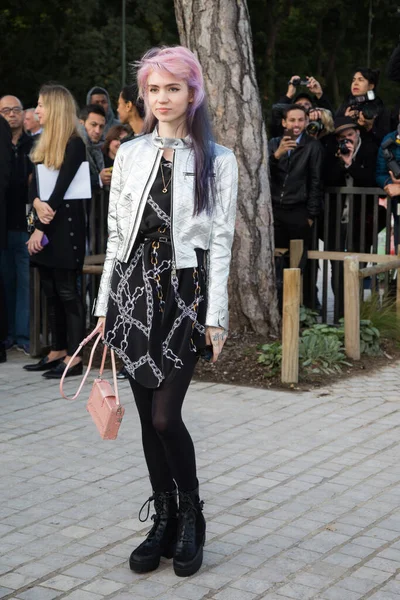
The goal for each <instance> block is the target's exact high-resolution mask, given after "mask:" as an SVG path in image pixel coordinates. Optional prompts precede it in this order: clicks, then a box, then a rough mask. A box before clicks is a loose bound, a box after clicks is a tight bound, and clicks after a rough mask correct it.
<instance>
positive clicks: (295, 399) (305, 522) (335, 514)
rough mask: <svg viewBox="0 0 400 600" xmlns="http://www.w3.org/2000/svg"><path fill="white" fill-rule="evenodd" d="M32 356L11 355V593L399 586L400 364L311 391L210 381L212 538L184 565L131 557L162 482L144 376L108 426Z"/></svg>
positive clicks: (196, 401) (200, 440) (399, 589)
mask: <svg viewBox="0 0 400 600" xmlns="http://www.w3.org/2000/svg"><path fill="white" fill-rule="evenodd" d="M25 362H27V361H26V358H23V357H21V355H20V354H19V353H17V352H16V351H13V352H11V353H10V354H9V362H8V363H6V364H3V365H0V404H1V424H0V445H1V452H0V461H1V462H0V473H1V479H0V481H1V484H0V485H1V496H0V497H1V503H0V534H1V544H0V554H1V556H0V598H2V599H10V600H11V599H14V600H16V599H18V600H53V599H64V598H68V600H106V599H107V600H108V599H111V598H112V599H113V600H146V599H149V598H157V599H160V600H185V599H186V600H200V599H202V598H204V599H205V598H207V599H213V600H285V599H286V600H287V599H292V600H293V599H294V600H308V599H316V600H317V599H318V600H336V599H340V600H357V599H359V598H371V600H399V598H400V508H399V504H400V460H399V457H400V454H399V450H400V439H399V438H400V435H399V434H400V427H399V425H400V397H399V388H400V365H391V366H388V367H387V368H386V369H385V370H383V371H381V372H379V373H377V374H375V375H374V376H370V377H368V376H364V377H357V378H353V379H348V380H347V381H342V382H340V383H339V384H337V385H336V386H334V387H333V388H331V389H329V390H328V389H326V390H316V391H311V392H304V393H298V394H296V393H288V392H279V391H265V390H255V389H249V388H240V387H233V386H232V387H230V386H226V385H215V384H208V383H200V382H197V383H194V384H193V385H192V386H191V388H190V390H189V394H188V398H187V401H186V404H185V416H186V420H187V424H188V427H189V429H190V431H191V432H192V434H193V437H194V439H195V442H196V448H197V456H198V465H199V474H200V478H201V490H202V496H203V498H204V500H205V515H206V518H207V526H208V538H207V543H206V547H205V562H204V565H203V567H202V569H201V570H200V571H199V572H198V573H197V574H196V575H195V576H193V577H191V578H188V579H180V578H177V577H176V576H175V575H174V572H173V569H172V566H171V561H164V562H163V563H162V564H161V566H160V568H159V569H158V570H157V571H155V572H153V573H149V574H147V575H136V574H134V573H132V572H131V571H130V570H129V566H128V562H127V557H128V556H129V554H130V552H131V550H132V549H133V548H134V547H135V546H136V545H137V544H138V543H139V542H140V541H141V540H142V539H143V535H144V533H145V532H146V530H147V528H148V526H149V525H148V523H144V524H143V523H140V522H139V520H138V519H137V515H138V511H139V509H140V506H141V505H142V503H143V502H144V500H145V499H146V498H147V497H148V496H149V493H150V489H149V483H148V479H147V474H146V469H145V466H144V459H143V455H142V450H141V442H140V433H139V425H138V419H137V416H136V410H135V407H134V404H133V401H132V399H131V396H130V393H129V391H128V384H127V383H123V384H122V386H121V388H122V398H123V401H124V404H125V407H126V414H125V418H124V422H123V424H122V426H121V431H120V435H119V437H118V440H116V441H108V442H107V441H103V440H101V439H100V437H99V436H98V433H97V430H96V428H95V426H94V425H93V423H92V422H91V419H90V417H89V415H88V414H87V412H86V410H85V406H84V397H85V396H83V397H82V399H81V400H78V401H75V402H68V401H66V400H63V399H60V397H59V393H58V387H57V383H55V382H46V381H45V380H44V379H43V378H42V377H41V375H40V374H36V375H30V376H29V375H28V374H27V373H26V372H25V371H23V370H22V369H21V365H22V364H24V363H25ZM238 368H240V365H238ZM75 383H76V378H74V379H73V380H71V379H70V380H69V389H71V390H72V387H73V385H75Z"/></svg>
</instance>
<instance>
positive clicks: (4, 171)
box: [0, 115, 13, 249]
mask: <svg viewBox="0 0 400 600" xmlns="http://www.w3.org/2000/svg"><path fill="white" fill-rule="evenodd" d="M11 139H12V136H11V129H10V126H9V124H8V123H7V121H6V120H5V119H4V118H3V117H2V116H1V115H0V157H1V160H0V249H1V248H5V246H6V241H7V224H6V189H7V187H8V184H9V182H10V176H11V164H12V156H13V153H12V144H11Z"/></svg>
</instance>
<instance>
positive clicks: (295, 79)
mask: <svg viewBox="0 0 400 600" xmlns="http://www.w3.org/2000/svg"><path fill="white" fill-rule="evenodd" d="M300 87H306V88H307V91H304V90H303V91H299V88H300ZM293 104H296V105H300V106H303V107H304V108H305V109H306V111H307V112H308V111H309V110H310V109H311V108H313V107H315V106H319V107H321V108H326V109H327V110H330V111H331V112H332V110H333V109H332V106H331V103H330V102H329V100H328V98H327V96H326V94H325V93H324V91H323V89H322V86H321V84H320V83H319V81H317V80H316V79H315V78H314V77H306V78H305V79H302V78H301V77H299V75H293V76H292V77H291V78H290V80H289V82H288V89H287V92H286V94H285V95H284V96H281V98H279V100H278V103H277V104H275V105H274V106H275V107H276V108H275V109H274V106H273V107H272V119H271V124H270V133H271V137H279V136H282V135H283V127H282V116H283V111H284V110H285V108H287V106H291V105H293Z"/></svg>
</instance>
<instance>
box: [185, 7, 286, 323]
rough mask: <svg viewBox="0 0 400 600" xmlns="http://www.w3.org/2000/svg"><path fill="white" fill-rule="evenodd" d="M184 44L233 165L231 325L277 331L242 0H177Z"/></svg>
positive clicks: (263, 148)
mask: <svg viewBox="0 0 400 600" xmlns="http://www.w3.org/2000/svg"><path fill="white" fill-rule="evenodd" d="M175 14H176V19H177V24H178V30H179V35H180V40H181V43H182V45H184V46H187V47H188V48H190V49H191V50H192V51H193V52H194V53H195V54H196V55H197V57H198V58H199V60H200V63H201V65H202V67H203V73H204V79H205V87H206V90H207V95H208V102H209V107H210V112H211V116H212V119H213V125H214V132H215V135H216V139H217V142H218V143H221V144H223V145H225V146H227V147H228V148H231V149H232V150H233V151H234V153H235V155H236V158H237V160H238V164H239V196H238V210H237V219H236V235H235V241H234V245H233V250H232V263H231V275H230V282H229V296H230V318H231V327H232V328H239V329H244V328H247V329H249V328H250V329H252V330H253V331H255V332H257V333H261V334H264V335H265V334H268V333H269V334H277V333H278V329H279V320H280V319H279V313H278V308H277V299H276V289H275V269H274V260H273V256H274V236H273V221H272V207H271V196H270V189H269V179H268V148H267V136H266V131H265V126H264V122H263V118H262V111H261V102H260V97H259V91H258V87H257V81H256V76H255V68H254V60H253V52H252V37H251V28H250V19H249V14H248V8H247V3H246V1H245V0H237V1H235V0H175Z"/></svg>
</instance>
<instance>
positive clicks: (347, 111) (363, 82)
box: [335, 67, 391, 146]
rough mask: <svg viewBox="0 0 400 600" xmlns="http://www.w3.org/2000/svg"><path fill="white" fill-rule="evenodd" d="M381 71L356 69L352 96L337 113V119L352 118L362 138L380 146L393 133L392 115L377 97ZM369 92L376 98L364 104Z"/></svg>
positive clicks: (364, 68) (351, 91)
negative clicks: (386, 136)
mask: <svg viewBox="0 0 400 600" xmlns="http://www.w3.org/2000/svg"><path fill="white" fill-rule="evenodd" d="M378 81H379V71H375V70H373V69H370V68H369V67H360V68H358V69H356V71H355V73H354V75H353V78H352V82H351V88H350V94H349V95H348V96H347V98H345V100H344V101H343V102H342V104H341V106H340V107H339V108H338V110H337V111H336V115H335V116H336V117H351V118H352V119H353V120H354V122H355V123H357V125H358V126H359V128H360V131H361V137H362V138H369V139H370V140H372V141H373V142H375V143H376V144H377V145H378V146H380V144H381V142H382V140H383V138H384V137H385V135H387V134H388V133H389V132H390V131H391V125H390V113H389V111H388V109H387V108H386V107H385V105H384V103H383V101H382V100H381V98H379V96H377V95H376V88H377V86H378ZM369 92H373V94H372V95H373V96H374V98H373V99H372V100H367V101H365V102H363V99H364V98H366V97H367V95H368V93H369Z"/></svg>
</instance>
